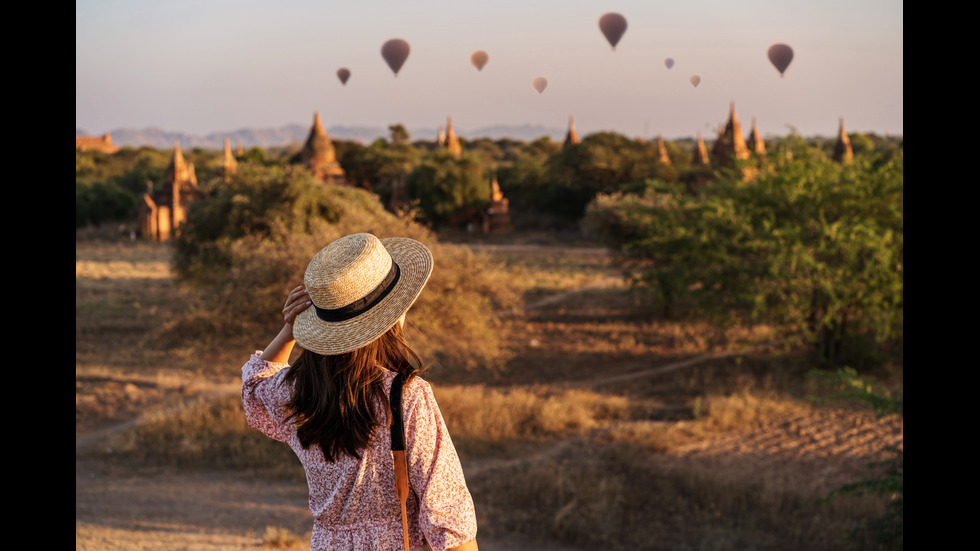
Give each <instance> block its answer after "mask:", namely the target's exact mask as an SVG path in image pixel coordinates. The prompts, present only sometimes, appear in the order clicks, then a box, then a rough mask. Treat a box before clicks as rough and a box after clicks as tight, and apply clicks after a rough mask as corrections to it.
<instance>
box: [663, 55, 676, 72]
mask: <svg viewBox="0 0 980 551" xmlns="http://www.w3.org/2000/svg"><path fill="white" fill-rule="evenodd" d="M664 65H666V66H667V68H668V69H670V68H673V66H674V58H672V57H668V58H667V59H665V60H664Z"/></svg>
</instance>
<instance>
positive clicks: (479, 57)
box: [470, 50, 490, 71]
mask: <svg viewBox="0 0 980 551" xmlns="http://www.w3.org/2000/svg"><path fill="white" fill-rule="evenodd" d="M488 59H490V56H489V55H487V53H486V52H484V51H483V50H477V51H475V52H473V53H472V54H470V63H472V64H473V66H474V67H476V70H477V71H482V70H483V66H484V65H486V64H487V60H488Z"/></svg>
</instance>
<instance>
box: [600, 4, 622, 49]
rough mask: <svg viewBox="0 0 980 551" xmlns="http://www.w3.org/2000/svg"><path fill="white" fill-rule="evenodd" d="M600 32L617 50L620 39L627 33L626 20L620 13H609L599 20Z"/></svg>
mask: <svg viewBox="0 0 980 551" xmlns="http://www.w3.org/2000/svg"><path fill="white" fill-rule="evenodd" d="M599 30H601V31H602V34H603V35H605V37H606V40H608V41H609V45H610V46H612V49H613V50H615V49H616V44H618V43H619V39H620V38H623V33H625V32H626V18H625V17H623V16H622V15H619V14H618V13H607V14H605V15H603V16H602V17H600V18H599Z"/></svg>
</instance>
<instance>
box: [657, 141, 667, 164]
mask: <svg viewBox="0 0 980 551" xmlns="http://www.w3.org/2000/svg"><path fill="white" fill-rule="evenodd" d="M657 160H658V161H660V162H661V163H663V164H665V165H669V164H670V155H668V154H667V145H666V144H664V137H663V134H657Z"/></svg>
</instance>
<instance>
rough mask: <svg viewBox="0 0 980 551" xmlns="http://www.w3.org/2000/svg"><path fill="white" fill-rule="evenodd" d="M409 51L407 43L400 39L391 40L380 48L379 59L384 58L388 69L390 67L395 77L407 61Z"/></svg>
mask: <svg viewBox="0 0 980 551" xmlns="http://www.w3.org/2000/svg"><path fill="white" fill-rule="evenodd" d="M409 50H410V48H409V47H408V42H405V41H404V40H402V39H400V38H392V39H391V40H389V41H388V42H385V43H384V45H383V46H381V57H383V58H385V61H386V62H387V63H388V67H391V70H392V71H394V72H395V76H396V77H397V76H398V71H399V70H400V69H401V68H402V65H404V64H405V60H406V59H408V52H409Z"/></svg>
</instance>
